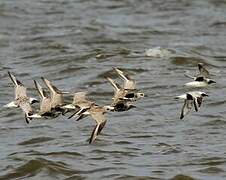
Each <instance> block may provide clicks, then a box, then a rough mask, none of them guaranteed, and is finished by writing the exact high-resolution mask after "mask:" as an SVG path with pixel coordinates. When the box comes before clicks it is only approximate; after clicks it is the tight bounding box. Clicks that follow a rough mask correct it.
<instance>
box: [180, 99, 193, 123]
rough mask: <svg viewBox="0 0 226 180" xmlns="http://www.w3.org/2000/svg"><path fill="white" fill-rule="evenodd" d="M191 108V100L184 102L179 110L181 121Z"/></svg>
mask: <svg viewBox="0 0 226 180" xmlns="http://www.w3.org/2000/svg"><path fill="white" fill-rule="evenodd" d="M192 107H193V100H187V99H185V100H184V105H183V107H182V110H181V115H180V119H183V118H184V116H185V115H186V114H188V113H189V112H190V111H191V109H192Z"/></svg>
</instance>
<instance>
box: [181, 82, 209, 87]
mask: <svg viewBox="0 0 226 180" xmlns="http://www.w3.org/2000/svg"><path fill="white" fill-rule="evenodd" d="M185 86H188V87H206V86H208V84H207V83H206V82H199V81H192V82H189V83H186V84H185Z"/></svg>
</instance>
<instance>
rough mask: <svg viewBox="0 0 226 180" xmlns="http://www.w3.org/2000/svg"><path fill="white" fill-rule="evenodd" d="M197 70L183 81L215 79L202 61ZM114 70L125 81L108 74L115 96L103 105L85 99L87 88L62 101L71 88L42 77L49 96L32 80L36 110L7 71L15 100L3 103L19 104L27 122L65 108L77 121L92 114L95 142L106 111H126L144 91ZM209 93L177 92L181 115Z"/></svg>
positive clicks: (206, 82)
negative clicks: (71, 99) (121, 82)
mask: <svg viewBox="0 0 226 180" xmlns="http://www.w3.org/2000/svg"><path fill="white" fill-rule="evenodd" d="M198 68H199V74H198V75H196V76H194V77H193V76H190V75H187V74H186V76H187V77H189V78H192V79H193V81H192V82H189V83H186V84H185V85H186V86H189V87H199V88H201V87H206V86H208V85H209V84H212V83H215V81H213V80H212V79H209V78H208V77H209V72H208V71H207V70H206V68H204V66H203V64H202V63H199V64H198ZM114 71H115V72H116V74H117V75H118V76H119V78H120V79H121V80H123V81H124V84H123V86H120V85H119V84H118V83H116V82H115V81H114V80H113V79H112V78H110V77H107V78H106V79H107V80H108V82H109V83H110V84H111V86H112V87H113V90H114V96H113V98H112V103H111V104H110V105H106V106H99V105H97V104H96V103H95V102H93V101H90V100H88V99H87V96H86V94H87V93H86V92H76V93H74V94H73V95H74V97H73V101H72V103H71V104H66V103H65V102H64V98H63V95H64V94H71V93H70V92H64V91H61V90H59V89H58V88H56V87H55V86H54V85H53V84H52V83H51V82H50V81H49V80H47V79H46V78H44V77H41V79H42V81H43V82H44V84H45V85H46V87H47V89H48V90H49V93H50V96H49V95H48V93H47V92H46V90H44V89H43V88H42V86H41V85H40V84H39V83H38V82H37V81H35V80H34V84H35V88H36V89H37V91H38V93H39V96H40V108H39V110H38V112H34V111H33V109H32V106H31V105H32V104H33V103H36V102H39V100H38V99H36V98H33V97H29V96H27V92H26V87H25V86H24V85H23V84H22V83H21V82H20V81H19V80H18V79H16V77H15V76H14V75H13V74H12V73H10V72H8V74H9V77H10V79H11V80H12V82H13V84H14V87H15V99H14V101H12V102H10V103H8V104H6V105H5V107H19V108H20V109H22V111H23V112H24V114H25V120H26V122H27V123H29V122H30V121H31V120H32V119H33V118H49V117H50V118H55V117H57V116H59V115H60V114H62V115H65V114H66V113H68V112H72V114H71V115H70V116H69V117H68V118H69V119H70V118H72V117H74V116H76V117H77V119H76V120H77V121H79V120H81V119H83V118H84V117H87V116H91V117H92V118H93V119H94V120H95V122H96V126H95V128H94V129H93V131H92V134H91V137H90V139H89V143H92V142H94V140H95V139H96V138H97V136H98V135H99V134H100V132H101V131H102V129H103V128H104V126H105V124H106V117H105V113H106V112H108V111H114V112H115V111H118V112H119V111H128V110H129V109H131V108H134V107H136V106H135V105H134V102H135V101H137V100H138V99H140V98H143V97H144V96H145V95H144V93H143V92H141V91H140V90H139V89H137V88H136V82H135V80H134V79H132V78H131V77H130V76H129V75H128V74H127V73H125V72H124V71H122V70H120V69H118V68H114ZM205 96H208V95H207V94H206V93H204V92H201V91H192V92H187V93H185V94H183V95H180V96H177V97H176V99H184V105H183V107H182V110H181V115H180V119H183V117H184V116H185V115H186V114H188V112H190V111H191V109H192V107H193V105H194V107H195V111H198V109H199V107H200V106H201V103H202V99H203V97H205Z"/></svg>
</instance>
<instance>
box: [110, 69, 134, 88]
mask: <svg viewBox="0 0 226 180" xmlns="http://www.w3.org/2000/svg"><path fill="white" fill-rule="evenodd" d="M114 70H115V71H116V72H117V74H118V75H119V77H120V78H121V79H122V80H124V89H128V90H131V89H136V82H135V80H133V79H131V78H130V77H129V76H128V75H127V74H125V73H124V72H123V71H121V70H119V69H118V68H114Z"/></svg>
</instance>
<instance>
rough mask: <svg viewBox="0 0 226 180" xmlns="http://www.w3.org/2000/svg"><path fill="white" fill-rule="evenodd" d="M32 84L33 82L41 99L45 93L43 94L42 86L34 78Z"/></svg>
mask: <svg viewBox="0 0 226 180" xmlns="http://www.w3.org/2000/svg"><path fill="white" fill-rule="evenodd" d="M34 84H35V88H36V89H37V91H38V93H39V95H40V97H41V98H42V99H43V98H44V97H45V95H44V92H43V89H42V86H41V85H40V84H39V83H38V82H37V81H35V80H34Z"/></svg>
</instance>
